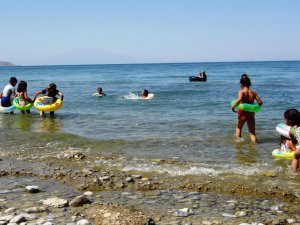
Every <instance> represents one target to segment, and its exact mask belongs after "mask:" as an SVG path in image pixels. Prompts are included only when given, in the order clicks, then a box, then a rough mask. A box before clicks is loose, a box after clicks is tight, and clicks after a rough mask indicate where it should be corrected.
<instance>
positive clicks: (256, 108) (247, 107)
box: [230, 101, 261, 112]
mask: <svg viewBox="0 0 300 225" xmlns="http://www.w3.org/2000/svg"><path fill="white" fill-rule="evenodd" d="M234 102H235V101H231V103H230V104H231V106H232V105H233V104H234ZM235 109H240V110H243V111H247V112H260V111H261V107H260V106H259V105H257V104H247V103H243V104H238V105H237V106H236V107H235Z"/></svg>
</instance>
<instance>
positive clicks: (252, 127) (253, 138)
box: [247, 120, 257, 143]
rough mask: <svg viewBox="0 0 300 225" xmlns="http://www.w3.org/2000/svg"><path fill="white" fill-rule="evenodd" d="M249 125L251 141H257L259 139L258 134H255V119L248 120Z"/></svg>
mask: <svg viewBox="0 0 300 225" xmlns="http://www.w3.org/2000/svg"><path fill="white" fill-rule="evenodd" d="M247 125H248V129H249V134H250V138H251V141H252V142H253V143H256V141H257V139H256V135H255V120H248V121H247Z"/></svg>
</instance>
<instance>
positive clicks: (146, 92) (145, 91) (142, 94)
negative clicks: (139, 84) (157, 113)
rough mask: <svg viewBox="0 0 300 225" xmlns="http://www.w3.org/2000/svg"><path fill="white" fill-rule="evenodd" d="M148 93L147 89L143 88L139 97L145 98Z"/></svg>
mask: <svg viewBox="0 0 300 225" xmlns="http://www.w3.org/2000/svg"><path fill="white" fill-rule="evenodd" d="M148 95H149V91H148V90H146V89H143V91H142V93H141V97H142V98H147V97H148Z"/></svg>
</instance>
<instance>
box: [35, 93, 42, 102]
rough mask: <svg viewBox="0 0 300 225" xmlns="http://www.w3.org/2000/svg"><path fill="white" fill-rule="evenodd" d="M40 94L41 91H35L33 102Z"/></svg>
mask: <svg viewBox="0 0 300 225" xmlns="http://www.w3.org/2000/svg"><path fill="white" fill-rule="evenodd" d="M40 94H42V91H37V92H36V93H35V95H34V97H33V101H35V100H36V97H37V96H39V95H40Z"/></svg>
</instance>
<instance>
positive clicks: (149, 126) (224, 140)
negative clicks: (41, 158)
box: [0, 61, 300, 176]
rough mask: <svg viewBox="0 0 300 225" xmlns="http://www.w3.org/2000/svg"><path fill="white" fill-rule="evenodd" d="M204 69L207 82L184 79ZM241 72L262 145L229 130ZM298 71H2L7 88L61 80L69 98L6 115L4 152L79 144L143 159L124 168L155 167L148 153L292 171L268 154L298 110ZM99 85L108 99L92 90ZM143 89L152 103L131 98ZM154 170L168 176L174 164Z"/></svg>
mask: <svg viewBox="0 0 300 225" xmlns="http://www.w3.org/2000/svg"><path fill="white" fill-rule="evenodd" d="M200 70H205V71H206V73H207V75H208V81H207V82H205V83H202V82H189V81H188V76H189V75H194V74H196V73H198V72H199V71H200ZM244 72H247V73H248V74H249V76H250V78H251V80H252V84H253V85H252V88H253V89H254V90H255V91H257V92H258V94H259V95H260V96H261V98H262V100H263V102H264V105H263V108H262V112H261V113H257V115H256V121H257V126H256V127H257V128H256V130H257V136H258V139H259V142H258V144H257V145H252V144H251V143H250V142H249V139H248V137H247V136H248V135H247V132H244V133H243V137H245V142H242V143H236V142H235V140H234V136H233V133H234V131H235V120H236V114H234V113H232V112H231V110H230V106H229V104H230V101H231V100H233V99H235V98H236V97H237V92H238V90H239V79H240V76H241V74H242V73H244ZM299 73H300V62H299V61H295V62H238V63H184V64H136V65H88V66H37V67H1V68H0V75H1V76H0V82H1V84H2V86H3V87H4V85H5V84H6V83H7V81H8V79H9V77H10V76H16V77H17V78H18V80H25V81H27V82H28V92H29V94H30V96H33V94H34V92H35V91H38V90H41V89H43V88H45V87H47V85H48V84H49V83H51V82H55V83H56V84H57V86H58V89H59V90H61V91H62V92H63V93H64V94H65V101H64V106H63V108H62V109H61V110H59V111H57V112H56V115H55V117H52V118H51V117H49V116H48V117H46V118H39V116H38V112H37V111H36V110H35V109H32V115H21V114H20V113H19V112H16V113H15V114H14V115H6V114H0V134H1V135H0V141H1V146H0V150H2V151H14V149H20V148H24V149H27V150H28V149H32V151H35V150H36V151H45V154H46V151H49V149H47V148H45V149H44V150H41V149H40V148H38V146H39V145H44V144H45V145H47V144H49V143H50V146H52V148H59V150H60V151H63V150H66V149H69V148H75V147H76V148H78V149H82V150H87V149H89V150H92V151H96V152H106V153H114V154H119V155H120V156H122V157H125V158H131V159H132V158H137V159H138V161H137V160H129V159H128V160H126V162H125V163H124V164H125V165H126V168H125V169H130V168H131V167H135V168H140V170H145V169H147V170H149V169H151V168H153V170H156V169H157V168H156V169H155V168H154V167H151V166H150V167H149V166H148V164H147V159H148V158H163V159H175V160H177V161H182V162H185V168H181V169H182V171H180V170H181V169H180V168H179V172H181V173H182V174H189V173H191V174H197V173H204V174H205V173H207V174H208V175H211V174H213V175H216V176H220V175H221V174H223V173H233V174H244V175H248V176H252V175H257V174H258V176H259V174H261V173H262V172H264V171H276V172H279V173H282V174H286V173H288V174H289V173H290V162H289V161H285V160H274V159H273V158H272V156H271V151H272V150H273V149H275V148H277V147H278V146H279V145H278V143H279V139H280V138H279V135H278V134H277V133H276V131H275V126H276V125H277V124H278V123H280V122H283V113H284V111H285V110H286V109H288V108H294V107H295V108H297V107H298V106H299V98H298V96H300V88H299V87H300V82H299V81H298V80H299V79H297V77H298V76H299ZM98 86H101V87H102V88H103V91H104V92H105V93H106V94H107V96H106V97H94V96H92V93H93V92H95V90H96V89H97V87H98ZM143 88H146V89H148V90H150V92H153V93H154V94H155V97H154V99H152V100H147V101H145V100H140V99H136V98H131V97H130V96H134V95H138V94H139V93H140V92H141V90H142V89H143ZM245 131H247V129H245ZM41 143H42V144H41ZM55 143H59V144H55ZM131 163H132V164H131ZM158 170H166V171H169V172H170V173H172V171H173V170H175V168H159V169H158Z"/></svg>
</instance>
